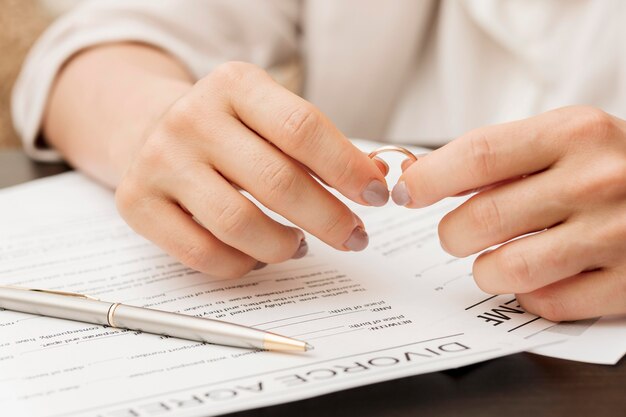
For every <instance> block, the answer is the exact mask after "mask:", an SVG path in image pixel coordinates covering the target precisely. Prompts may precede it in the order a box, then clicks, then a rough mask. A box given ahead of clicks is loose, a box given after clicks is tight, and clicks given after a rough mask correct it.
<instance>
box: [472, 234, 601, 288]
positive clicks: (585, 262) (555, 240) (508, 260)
mask: <svg viewBox="0 0 626 417" xmlns="http://www.w3.org/2000/svg"><path fill="white" fill-rule="evenodd" d="M589 235H590V233H589V231H588V230H585V227H584V226H583V225H582V224H581V223H571V224H570V223H568V222H565V223H563V224H561V225H559V226H556V227H553V228H551V229H548V230H547V231H545V232H540V233H536V234H534V235H530V236H526V237H523V238H521V239H517V240H514V241H511V242H509V243H506V244H504V245H502V246H500V247H499V248H497V249H495V250H493V251H490V252H486V253H484V254H481V255H480V256H479V257H478V258H477V259H476V261H475V262H474V268H473V273H474V279H475V280H476V283H477V284H478V286H479V287H480V288H481V289H482V290H483V291H485V292H488V293H491V294H507V293H527V292H531V291H534V290H536V289H539V288H541V287H545V286H546V285H550V284H552V283H554V282H556V281H559V280H561V279H563V278H567V277H571V276H573V275H576V274H579V273H581V272H582V271H585V270H589V269H593V268H596V267H597V265H599V264H601V263H602V261H603V255H602V253H601V251H598V250H597V249H596V248H595V246H594V244H593V243H591V239H586V238H581V236H589Z"/></svg>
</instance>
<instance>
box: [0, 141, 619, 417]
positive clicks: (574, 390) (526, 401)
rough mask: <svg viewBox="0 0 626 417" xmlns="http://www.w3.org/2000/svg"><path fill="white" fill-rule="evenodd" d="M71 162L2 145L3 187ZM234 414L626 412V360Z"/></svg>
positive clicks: (536, 360)
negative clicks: (45, 160) (40, 158)
mask: <svg viewBox="0 0 626 417" xmlns="http://www.w3.org/2000/svg"><path fill="white" fill-rule="evenodd" d="M67 169H68V167H67V166H66V165H63V164H53V165H50V164H48V165H46V164H36V163H33V162H31V161H29V160H28V158H26V156H25V155H24V154H23V153H22V152H20V151H5V152H0V187H6V186H9V185H14V184H18V183H22V182H26V181H30V180H32V179H35V178H40V177H44V176H47V175H53V174H57V173H60V172H64V171H66V170H67ZM231 416H239V417H262V416H263V417H269V416H272V417H282V416H285V417H286V416H290V417H292V416H295V417H321V416H323V417H328V416H359V417H369V416H390V417H403V416H438V417H445V416H463V417H472V416H498V417H500V416H502V417H516V416H520V417H522V416H523V417H538V416H567V417H575V416H584V417H603V416H615V417H622V416H626V360H625V359H622V360H621V361H620V362H619V363H618V364H617V365H616V366H602V365H590V364H585V363H578V362H570V361H564V360H559V359H551V358H546V357H542V356H537V355H532V354H529V353H520V354H517V355H512V356H507V357H504V358H499V359H495V360H491V361H488V362H483V363H480V364H477V365H471V366H466V367H463V368H460V369H455V370H450V371H445V372H437V373H432V374H427V375H419V376H414V377H409V378H403V379H398V380H395V381H390V382H384V383H379V384H374V385H369V386H366V387H362V388H355V389H351V390H347V391H341V392H337V393H334V394H329V395H324V396H322V397H317V398H313V399H310V400H304V401H297V402H293V403H288V404H283V405H278V406H274V407H267V408H261V409H256V410H251V411H246V412H242V413H236V414H232V415H231Z"/></svg>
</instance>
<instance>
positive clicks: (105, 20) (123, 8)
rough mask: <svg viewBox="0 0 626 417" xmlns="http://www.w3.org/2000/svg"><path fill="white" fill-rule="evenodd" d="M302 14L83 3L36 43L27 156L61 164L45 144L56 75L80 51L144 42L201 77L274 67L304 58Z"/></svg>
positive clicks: (219, 3) (22, 80)
mask: <svg viewBox="0 0 626 417" xmlns="http://www.w3.org/2000/svg"><path fill="white" fill-rule="evenodd" d="M299 9H300V2H299V1H292V0H264V1H258V0H184V1H181V0H176V1H174V0H151V1H144V0H90V1H84V2H81V3H80V5H79V6H77V7H76V8H75V9H73V10H72V11H70V12H69V13H68V14H66V15H64V16H63V17H61V18H60V19H58V20H57V21H56V22H54V23H53V24H52V25H51V26H50V27H49V28H48V30H47V31H46V32H45V33H44V34H43V35H42V37H41V38H40V39H39V40H38V41H37V42H36V43H35V45H34V46H33V48H32V49H31V51H30V52H29V54H28V56H27V58H26V60H25V62H24V65H23V67H22V71H21V73H20V75H19V77H18V79H17V81H16V83H15V86H14V88H13V95H12V103H11V104H12V116H13V124H14V126H15V129H16V130H17V132H18V134H19V135H20V137H21V139H22V142H23V145H24V149H25V151H26V153H27V154H28V155H29V156H31V157H32V158H34V159H37V160H40V161H56V160H60V159H61V157H60V155H59V154H58V153H57V152H56V151H55V150H54V149H50V148H48V147H46V146H45V143H44V144H42V141H41V140H38V138H39V136H40V130H41V129H40V127H41V122H42V117H43V113H44V111H45V106H46V103H47V100H48V95H49V93H50V89H51V87H52V84H53V82H54V80H55V77H56V75H57V73H58V72H59V70H60V69H61V67H62V66H63V64H64V63H65V62H66V61H67V60H68V59H69V58H71V57H72V56H73V55H74V54H76V53H77V52H79V51H80V50H82V49H85V48H88V47H91V46H94V45H98V44H105V43H111V42H121V41H134V42H142V43H146V44H150V45H153V46H155V47H158V48H160V49H162V50H164V51H166V52H168V53H169V54H171V55H172V56H174V57H175V58H177V59H178V60H179V61H180V62H181V63H182V64H183V65H185V66H186V67H187V69H188V70H189V72H190V73H191V74H192V75H193V76H194V77H196V78H201V77H202V76H204V75H206V74H207V73H209V72H210V71H211V70H212V69H213V68H214V67H215V66H217V65H219V64H220V63H222V62H225V61H230V60H241V61H247V62H251V63H253V64H256V65H258V66H261V67H263V68H268V69H269V68H271V67H274V66H279V65H282V64H285V63H288V62H290V61H293V60H294V57H295V55H297V51H298V42H299V41H298V33H299V25H298V19H299V13H300V11H299ZM77 117H80V115H77Z"/></svg>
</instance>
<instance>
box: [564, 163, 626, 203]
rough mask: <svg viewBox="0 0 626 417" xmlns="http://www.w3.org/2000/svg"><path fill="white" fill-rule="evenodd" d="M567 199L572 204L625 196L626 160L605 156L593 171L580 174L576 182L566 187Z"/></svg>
mask: <svg viewBox="0 0 626 417" xmlns="http://www.w3.org/2000/svg"><path fill="white" fill-rule="evenodd" d="M566 193H567V197H568V199H569V200H571V201H572V202H573V203H576V202H580V201H585V200H588V199H589V197H590V196H593V197H594V198H596V199H598V200H610V199H613V198H615V197H623V196H624V195H626V159H624V158H622V157H615V156H611V155H609V156H606V157H604V158H603V159H602V161H601V163H599V164H597V165H596V166H595V167H593V169H591V170H586V171H585V174H581V175H580V177H579V178H578V181H576V182H575V183H573V184H572V186H570V187H568V191H566Z"/></svg>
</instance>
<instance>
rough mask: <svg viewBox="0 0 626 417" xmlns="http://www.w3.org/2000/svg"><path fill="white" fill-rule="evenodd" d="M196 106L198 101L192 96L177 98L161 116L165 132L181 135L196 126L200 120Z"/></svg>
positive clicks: (161, 124)
mask: <svg viewBox="0 0 626 417" xmlns="http://www.w3.org/2000/svg"><path fill="white" fill-rule="evenodd" d="M196 108H197V106H196V103H195V102H194V100H192V99H191V98H190V97H183V98H181V99H179V100H177V101H176V102H174V104H172V105H171V106H170V108H169V109H168V110H167V112H165V114H164V115H163V116H162V117H161V120H160V123H159V124H160V127H161V128H162V129H163V130H164V131H165V132H172V133H174V134H176V135H180V134H181V132H185V131H187V130H189V129H190V128H193V127H195V126H196V123H197V122H198V115H197V113H198V112H197V111H196Z"/></svg>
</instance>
